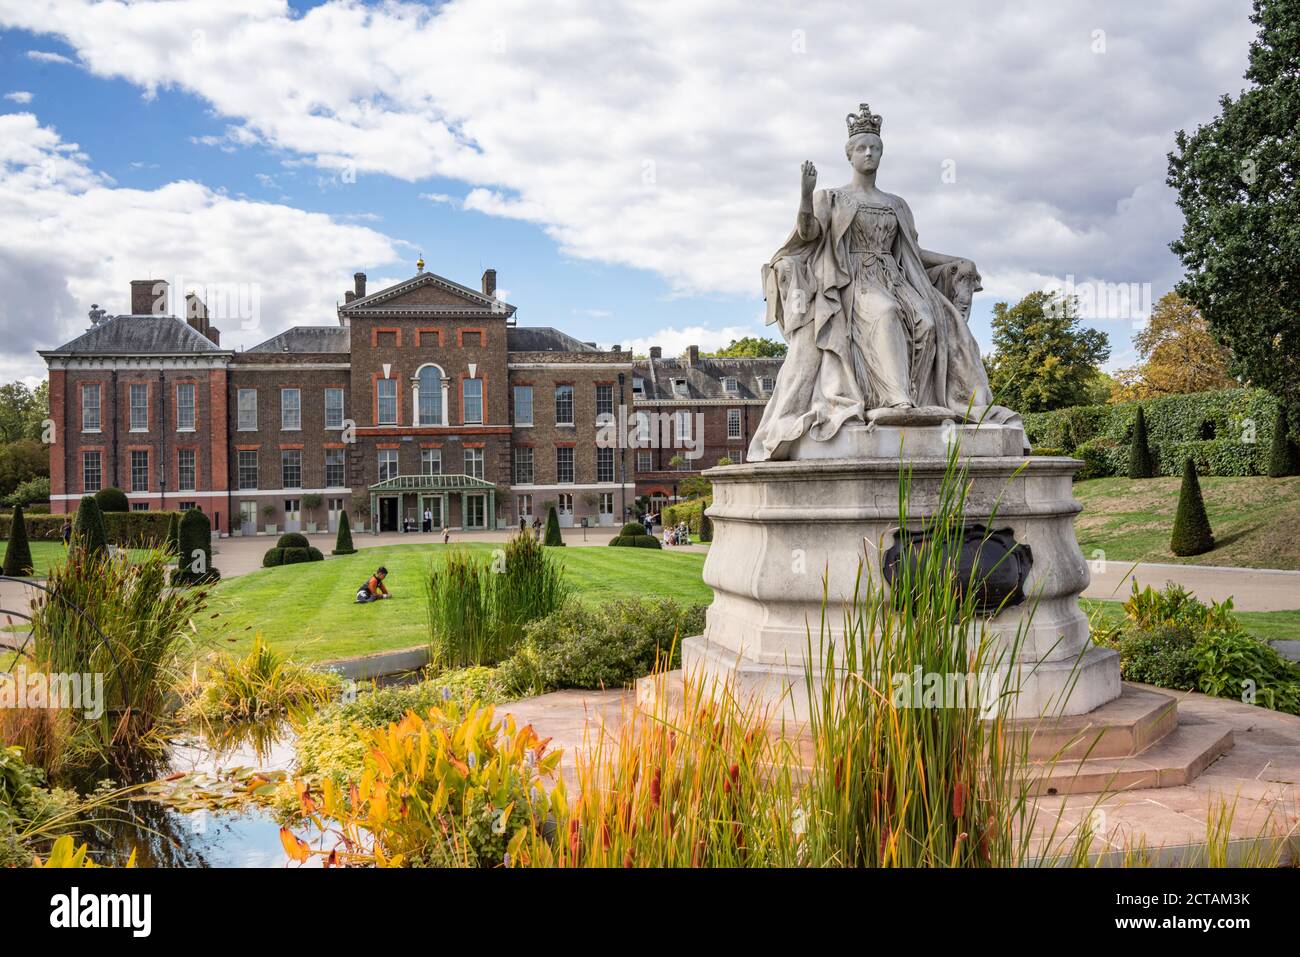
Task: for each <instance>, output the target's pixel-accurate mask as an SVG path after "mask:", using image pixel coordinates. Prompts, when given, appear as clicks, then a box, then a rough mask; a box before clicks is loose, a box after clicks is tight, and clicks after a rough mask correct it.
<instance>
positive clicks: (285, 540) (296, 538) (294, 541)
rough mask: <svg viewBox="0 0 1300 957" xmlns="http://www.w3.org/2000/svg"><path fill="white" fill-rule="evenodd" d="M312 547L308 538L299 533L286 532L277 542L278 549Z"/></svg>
mask: <svg viewBox="0 0 1300 957" xmlns="http://www.w3.org/2000/svg"><path fill="white" fill-rule="evenodd" d="M310 545H311V542H309V541H307V536H306V535H303V534H301V533H299V532H285V533H284V534H283V535H281V536H280V537H279V538H277V539H276V540H275V547H276V548H307V547H309V546H310Z"/></svg>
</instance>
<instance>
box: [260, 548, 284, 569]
mask: <svg viewBox="0 0 1300 957" xmlns="http://www.w3.org/2000/svg"><path fill="white" fill-rule="evenodd" d="M283 564H284V549H283V548H268V549H267V550H266V552H265V554H263V555H262V567H263V568H279V567H280V566H281V565H283Z"/></svg>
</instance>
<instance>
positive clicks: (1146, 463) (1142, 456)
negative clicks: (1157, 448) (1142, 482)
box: [1128, 405, 1156, 479]
mask: <svg viewBox="0 0 1300 957" xmlns="http://www.w3.org/2000/svg"><path fill="white" fill-rule="evenodd" d="M1155 474H1156V463H1155V460H1154V459H1153V458H1152V456H1151V448H1150V446H1149V444H1148V442H1147V420H1146V416H1145V415H1143V413H1142V406H1140V405H1139V406H1138V409H1137V415H1136V416H1135V417H1134V420H1133V438H1132V440H1131V442H1130V443H1129V449H1128V477H1129V478H1131V479H1149V478H1152V477H1154V476H1155Z"/></svg>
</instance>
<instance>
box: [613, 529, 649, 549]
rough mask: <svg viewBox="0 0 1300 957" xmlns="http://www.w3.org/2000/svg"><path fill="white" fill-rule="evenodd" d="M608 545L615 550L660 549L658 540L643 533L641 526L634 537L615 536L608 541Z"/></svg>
mask: <svg viewBox="0 0 1300 957" xmlns="http://www.w3.org/2000/svg"><path fill="white" fill-rule="evenodd" d="M609 543H610V544H611V545H613V546H614V547H615V548H661V547H662V546H661V545H660V544H659V539H657V538H655V537H654V536H653V535H647V534H646V533H645V527H644V526H641V531H640V533H639V534H635V535H623V534H619V535H615V536H614V537H613V538H611V539H610V540H609Z"/></svg>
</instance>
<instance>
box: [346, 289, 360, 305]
mask: <svg viewBox="0 0 1300 957" xmlns="http://www.w3.org/2000/svg"><path fill="white" fill-rule="evenodd" d="M355 298H357V294H356V293H355V292H353V291H352V290H351V289H349V290H348V291H347V292H345V293H344V294H343V305H345V306H346V305H347V304H348V303H350V302H351V301H352V300H353V299H355Z"/></svg>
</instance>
